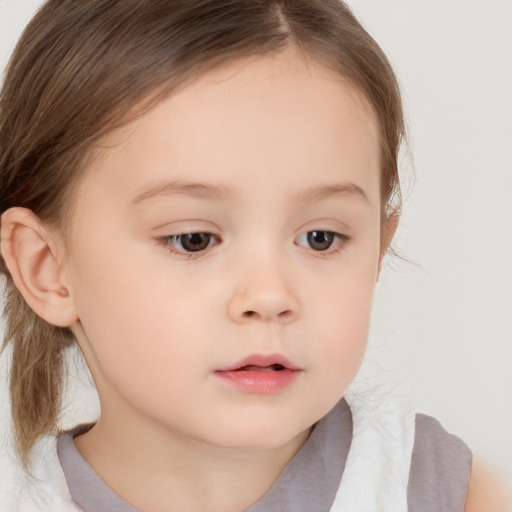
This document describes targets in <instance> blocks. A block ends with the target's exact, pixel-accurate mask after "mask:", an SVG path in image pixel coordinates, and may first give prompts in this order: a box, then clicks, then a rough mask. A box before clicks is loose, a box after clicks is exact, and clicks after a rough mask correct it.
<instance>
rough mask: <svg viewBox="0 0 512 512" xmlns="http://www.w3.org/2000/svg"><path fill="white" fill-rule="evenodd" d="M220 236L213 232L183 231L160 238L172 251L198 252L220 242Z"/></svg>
mask: <svg viewBox="0 0 512 512" xmlns="http://www.w3.org/2000/svg"><path fill="white" fill-rule="evenodd" d="M218 241H219V240H218V237H216V236H215V235H214V234H212V233H202V232H199V233H183V234H181V235H170V236H166V237H163V238H161V239H160V243H161V244H162V245H164V246H165V247H168V248H169V249H170V250H171V253H183V254H190V253H198V252H201V251H204V250H205V249H208V247H211V246H212V245H214V243H215V242H218Z"/></svg>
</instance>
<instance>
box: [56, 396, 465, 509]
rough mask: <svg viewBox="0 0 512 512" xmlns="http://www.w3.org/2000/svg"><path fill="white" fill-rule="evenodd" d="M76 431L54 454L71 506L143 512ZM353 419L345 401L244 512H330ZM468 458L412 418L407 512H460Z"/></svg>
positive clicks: (435, 425)
mask: <svg viewBox="0 0 512 512" xmlns="http://www.w3.org/2000/svg"><path fill="white" fill-rule="evenodd" d="M74 435H77V431H76V430H75V431H73V432H67V433H63V434H61V435H60V436H59V439H58V442H57V453H58V456H59V460H60V463H61V466H62V469H63V471H64V475H65V477H66V481H67V484H68V487H69V491H70V494H71V496H72V498H73V500H74V502H75V504H76V505H77V506H78V507H79V508H81V509H82V510H83V511H84V512H141V511H140V510H139V509H137V508H135V507H133V506H132V505H130V504H129V503H128V502H126V501H125V500H123V499H122V498H121V497H120V496H118V495H117V494H116V493H115V492H114V491H112V490H111V489H110V488H109V487H108V486H107V485H106V484H105V483H104V482H103V481H102V480H101V479H100V478H99V476H98V475H96V473H95V472H94V470H93V469H92V468H91V467H90V466H89V465H88V464H87V462H86V461H85V460H84V459H83V457H82V456H81V455H80V453H79V452H78V450H77V449H76V447H75V444H74V442H73V436H74ZM351 440H352V416H351V413H350V408H349V406H348V405H347V403H346V401H345V400H341V401H340V402H339V403H338V404H337V405H336V407H335V408H334V409H333V410H332V411H331V412H330V413H329V414H327V415H326V416H325V417H324V418H322V419H321V420H320V421H319V422H318V423H317V424H316V425H315V427H314V429H313V432H312V434H311V436H310V437H309V439H308V441H307V442H306V443H305V444H304V446H303V447H302V448H301V450H300V451H299V452H298V453H297V454H296V455H295V457H294V458H293V459H292V460H291V461H290V462H289V463H288V465H287V466H286V468H285V469H284V471H283V472H282V473H281V475H280V476H279V478H278V480H277V481H276V482H275V483H274V485H273V486H272V487H271V488H270V489H269V491H268V492H267V493H266V494H265V495H264V496H262V498H260V500H258V501H257V502H256V503H255V504H253V505H252V506H250V507H249V508H248V509H246V511H245V512H328V511H329V510H330V508H331V506H332V503H333V501H334V497H335V495H336V492H337V490H338V487H339V484H340V481H341V478H342V476H343V470H344V469H345V463H346V460H347V456H348V452H349V449H350V443H351ZM471 459H472V455H471V452H470V450H469V448H468V447H467V446H466V445H465V444H464V443H463V442H462V441H461V440H460V439H459V438H457V437H455V436H453V435H451V434H448V433H447V432H446V431H445V430H444V429H443V427H442V426H441V425H440V423H439V422H438V421H437V420H435V419H434V418H431V417H430V416H425V415H423V414H417V415H416V430H415V440H414V448H413V453H412V459H411V468H410V473H409V486H408V491H407V503H408V509H409V512H431V511H432V510H435V511H436V512H463V511H464V504H465V500H466V492H467V485H468V481H469V474H470V470H471Z"/></svg>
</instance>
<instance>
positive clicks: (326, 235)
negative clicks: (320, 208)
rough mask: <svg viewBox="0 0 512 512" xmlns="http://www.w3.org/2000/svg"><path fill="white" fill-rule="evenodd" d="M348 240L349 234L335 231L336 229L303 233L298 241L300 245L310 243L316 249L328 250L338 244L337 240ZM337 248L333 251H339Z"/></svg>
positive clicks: (340, 241) (341, 241) (320, 250)
mask: <svg viewBox="0 0 512 512" xmlns="http://www.w3.org/2000/svg"><path fill="white" fill-rule="evenodd" d="M347 241H348V236H346V235H343V234H341V233H335V232H334V231H317V230H314V231H308V232H307V233H303V234H302V235H300V236H299V237H298V238H297V243H298V244H299V245H308V246H309V247H311V249H313V250H314V251H319V252H323V251H328V250H329V249H331V247H332V246H333V245H334V246H336V245H338V243H337V242H339V243H343V242H347ZM336 249H337V250H334V251H331V252H338V251H339V247H337V248H336Z"/></svg>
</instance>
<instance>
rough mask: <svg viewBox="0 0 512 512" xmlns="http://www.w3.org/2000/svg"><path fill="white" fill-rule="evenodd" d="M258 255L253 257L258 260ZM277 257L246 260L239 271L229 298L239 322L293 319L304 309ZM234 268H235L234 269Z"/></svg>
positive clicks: (283, 321) (230, 307) (230, 309)
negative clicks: (301, 307) (251, 261)
mask: <svg viewBox="0 0 512 512" xmlns="http://www.w3.org/2000/svg"><path fill="white" fill-rule="evenodd" d="M254 259H257V258H254V255H253V258H252V260H253V261H254ZM276 259H277V258H265V259H262V258H259V259H257V261H256V262H254V263H253V264H251V263H250V262H249V261H247V260H246V261H245V264H244V265H243V270H240V271H236V273H237V274H239V275H238V276H237V277H236V283H235V286H234V291H233V293H232V296H231V298H230V300H229V302H228V315H229V317H230V318H231V320H233V321H234V322H236V323H248V322H258V321H259V322H268V323H270V322H276V323H280V324H284V323H289V322H293V321H294V320H296V318H297V317H298V315H299V313H300V311H299V310H300V303H299V299H298V297H297V294H296V293H295V292H294V291H293V290H292V289H291V288H290V281H291V279H290V276H289V275H287V272H286V270H285V269H284V268H283V267H284V266H285V265H284V262H278V261H276ZM233 270H234V269H233Z"/></svg>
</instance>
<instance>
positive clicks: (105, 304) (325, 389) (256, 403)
mask: <svg viewBox="0 0 512 512" xmlns="http://www.w3.org/2000/svg"><path fill="white" fill-rule="evenodd" d="M118 135H119V136H116V137H114V138H115V139H116V141H115V142H114V143H111V144H110V145H109V144H105V146H108V147H105V149H103V150H101V155H100V158H99V159H98V161H97V162H96V163H95V164H94V165H93V166H92V168H91V169H90V170H89V171H88V173H87V175H86V177H85V179H84V181H83V183H82V185H81V188H80V189H79V191H78V193H77V200H76V208H75V210H74V213H73V218H72V222H71V226H72V231H71V232H72V234H71V236H70V239H69V240H68V251H69V253H68V256H69V257H68V259H67V260H66V264H65V269H66V272H67V276H68V279H69V281H68V284H69V286H70V290H71V292H72V293H71V296H72V297H73V299H74V300H75V303H76V309H77V315H78V317H79V322H77V324H76V325H74V326H73V331H74V332H75V334H76V335H77V337H78V339H79V342H80V344H81V346H82V348H83V350H84V353H85V355H86V358H87V360H88V363H89V365H90V367H91V370H92V372H93V374H94V377H95V379H96V384H97V386H98V389H99V393H100V397H101V399H102V405H103V414H104V415H105V416H104V421H105V422H107V421H111V422H117V426H118V427H119V426H120V425H121V423H125V424H127V422H131V423H132V424H133V425H139V426H140V425H144V427H143V428H153V427H154V428H155V429H160V431H161V429H162V427H163V428H164V431H165V432H166V433H167V434H169V435H175V436H178V438H180V439H183V438H186V439H188V440H191V439H193V440H200V441H203V442H206V443H208V444H210V445H215V446H221V447H232V448H238V449H240V448H244V449H245V448H252V449H254V448H268V447H275V446H278V445H282V444H283V443H286V442H287V441H290V440H291V439H293V438H294V437H296V436H298V435H299V434H300V433H301V432H303V431H305V429H307V428H308V427H310V426H311V425H312V424H313V423H314V422H316V421H317V420H318V419H320V418H321V417H322V416H323V415H325V414H326V413H327V412H328V411H329V410H330V409H331V408H332V407H333V405H334V404H335V403H336V402H337V401H338V400H339V399H340V398H341V396H342V395H343V393H344V391H345V390H346V388H347V386H348V385H349V383H350V382H351V381H352V379H353V377H354V375H355V373H356V372H357V370H358V368H359V366H360V363H361V360H362V357H363V352H364V350H365V345H366V341H367V336H368V327H369V320H370V309H371V304H372V297H373V292H374V287H375V284H376V280H377V277H378V265H379V255H380V198H379V139H378V133H377V128H376V123H375V121H374V118H373V116H372V115H371V114H370V113H369V110H368V108H366V107H365V106H364V105H363V103H362V101H361V100H360V99H359V97H358V95H357V94H356V93H354V92H353V91H352V90H351V89H349V88H348V87H347V86H346V85H344V84H343V82H340V81H338V82H336V81H334V80H333V79H332V78H329V75H328V73H327V71H325V70H323V69H321V68H317V67H315V66H314V65H312V64H311V65H310V67H309V68H308V67H307V66H306V65H305V64H304V62H303V61H302V60H300V59H299V58H298V57H295V56H293V55H291V54H288V55H287V56H286V58H283V57H277V58H273V59H272V58H255V59H253V60H251V61H246V62H245V64H243V65H242V64H238V65H233V66H230V67H226V68H225V69H224V70H222V71H215V72H214V73H211V74H210V75H208V76H207V77H205V78H202V79H200V80H199V81H198V82H196V83H195V84H194V85H192V86H188V87H187V88H186V89H184V90H183V91H181V92H180V93H178V94H175V95H173V96H172V97H170V98H169V99H167V100H166V101H164V102H162V103H161V104H159V105H158V106H157V107H156V108H155V109H154V110H152V111H151V112H150V113H148V114H146V115H144V116H143V117H142V118H140V119H139V120H137V121H136V122H134V123H132V124H131V125H129V126H128V127H126V128H125V129H123V130H122V133H120V134H118ZM110 142H112V141H110ZM315 231H316V232H317V233H312V232H315ZM326 232H328V233H326ZM330 232H333V233H339V234H340V235H343V236H335V237H334V239H333V241H332V245H330V246H329V243H330V242H331V238H330V234H329V233H330ZM186 233H204V235H200V234H196V235H195V236H192V237H188V238H187V237H181V238H180V237H178V235H181V234H186ZM308 233H309V236H308ZM210 234H211V235H210ZM173 236H174V237H175V238H172V237H173ZM345 237H348V238H347V239H345ZM321 249H325V250H321ZM187 251H189V252H187ZM194 251H195V252H194ZM255 354H256V355H271V357H270V358H269V359H267V360H262V361H257V360H254V359H253V360H250V361H249V363H251V362H252V363H253V364H258V363H259V364H261V365H265V364H268V365H270V364H273V363H281V364H284V359H282V360H281V359H280V358H285V359H286V360H287V361H288V362H289V363H287V364H288V370H284V371H281V372H272V371H266V372H262V371H253V372H244V373H242V372H239V373H236V372H231V373H229V372H227V371H224V372H222V371H219V370H223V369H226V368H237V367H239V366H240V365H242V364H244V363H243V362H242V361H244V360H245V359H246V358H247V357H250V356H253V355H255ZM276 355H277V356H276ZM245 363H247V361H245ZM292 365H293V368H294V370H292V369H290V367H291V366H292ZM274 369H275V368H274ZM247 370H257V369H256V368H248V369H247ZM267 370H272V369H271V368H267ZM251 376H253V377H251ZM102 421H103V420H102Z"/></svg>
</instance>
